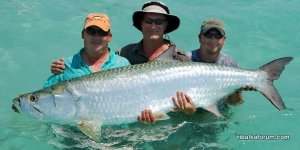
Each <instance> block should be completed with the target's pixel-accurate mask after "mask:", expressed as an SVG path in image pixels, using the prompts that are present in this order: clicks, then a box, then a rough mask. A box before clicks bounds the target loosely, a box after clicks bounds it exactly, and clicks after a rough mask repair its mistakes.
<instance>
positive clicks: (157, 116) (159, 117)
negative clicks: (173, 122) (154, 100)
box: [153, 112, 170, 121]
mask: <svg viewBox="0 0 300 150" xmlns="http://www.w3.org/2000/svg"><path fill="white" fill-rule="evenodd" d="M153 118H154V120H155V121H156V120H168V119H170V117H169V115H167V114H166V113H164V112H158V113H153Z"/></svg>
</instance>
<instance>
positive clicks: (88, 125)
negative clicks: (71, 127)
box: [76, 120, 102, 142]
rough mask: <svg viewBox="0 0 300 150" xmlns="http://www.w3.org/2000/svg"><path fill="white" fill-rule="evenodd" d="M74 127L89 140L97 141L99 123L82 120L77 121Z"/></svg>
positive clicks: (99, 130) (99, 129)
mask: <svg viewBox="0 0 300 150" xmlns="http://www.w3.org/2000/svg"><path fill="white" fill-rule="evenodd" d="M76 125H77V127H78V128H79V129H80V131H81V132H82V133H84V134H85V135H87V136H88V137H89V138H91V139H93V140H94V141H96V142H98V141H99V137H100V135H101V125H102V123H101V122H99V121H87V120H84V121H78V122H77V123H76Z"/></svg>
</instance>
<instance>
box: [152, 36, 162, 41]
mask: <svg viewBox="0 0 300 150" xmlns="http://www.w3.org/2000/svg"><path fill="white" fill-rule="evenodd" d="M161 38H162V37H161V36H158V35H153V36H150V39H151V40H158V39H161Z"/></svg>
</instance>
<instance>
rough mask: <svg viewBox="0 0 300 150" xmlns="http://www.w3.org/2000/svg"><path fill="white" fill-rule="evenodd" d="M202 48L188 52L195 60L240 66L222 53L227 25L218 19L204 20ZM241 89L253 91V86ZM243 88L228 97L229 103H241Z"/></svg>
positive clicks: (200, 38) (201, 32) (200, 36)
mask: <svg viewBox="0 0 300 150" xmlns="http://www.w3.org/2000/svg"><path fill="white" fill-rule="evenodd" d="M198 39H199V42H200V48H198V49H196V50H193V51H191V52H190V53H188V55H189V57H190V58H191V60H192V61H194V62H205V63H214V64H219V65H224V66H232V67H238V64H237V63H236V62H235V61H234V60H233V59H232V58H231V57H229V56H227V55H226V54H224V53H221V50H222V48H223V46H224V44H225V41H226V35H225V26H224V24H223V23H222V22H221V21H220V20H218V19H214V18H212V19H207V20H205V21H204V22H203V24H202V25H201V29H200V34H199V35H198ZM241 90H246V91H252V90H255V89H253V88H252V87H249V86H246V87H243V88H241ZM241 90H240V91H238V92H236V93H234V94H232V95H231V96H229V97H228V98H227V99H226V102H227V103H229V104H239V103H241V102H242V101H243V95H242V93H241Z"/></svg>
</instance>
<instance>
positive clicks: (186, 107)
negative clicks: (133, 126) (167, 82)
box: [137, 92, 196, 123]
mask: <svg viewBox="0 0 300 150" xmlns="http://www.w3.org/2000/svg"><path fill="white" fill-rule="evenodd" d="M176 96H177V98H176V97H173V98H172V101H173V102H174V104H175V106H176V107H177V110H179V111H181V112H183V113H186V114H189V115H191V114H194V113H195V112H196V108H195V104H194V103H193V101H192V98H191V97H190V96H188V95H186V94H185V93H183V92H176ZM137 119H138V120H139V121H140V123H154V122H155V118H154V117H153V114H152V112H151V110H149V109H145V110H143V111H142V112H141V115H140V116H138V117H137Z"/></svg>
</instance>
